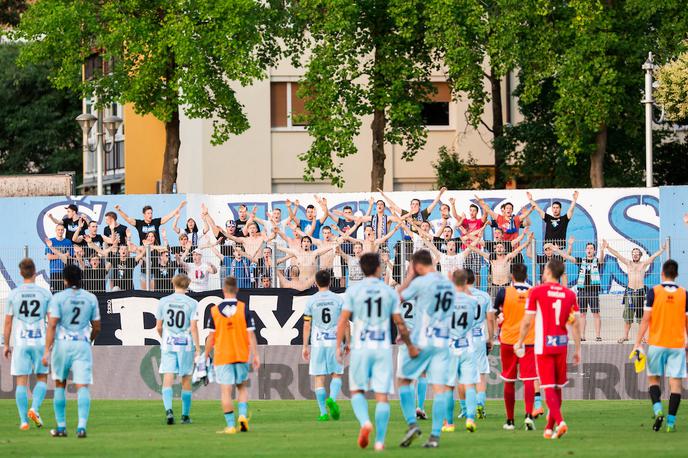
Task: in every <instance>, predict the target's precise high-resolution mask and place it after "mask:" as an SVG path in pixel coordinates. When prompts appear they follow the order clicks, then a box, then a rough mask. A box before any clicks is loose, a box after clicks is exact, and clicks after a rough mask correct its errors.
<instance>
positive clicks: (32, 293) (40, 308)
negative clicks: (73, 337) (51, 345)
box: [7, 283, 52, 347]
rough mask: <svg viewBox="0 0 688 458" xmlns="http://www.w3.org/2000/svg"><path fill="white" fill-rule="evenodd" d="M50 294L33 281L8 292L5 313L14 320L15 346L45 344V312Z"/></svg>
mask: <svg viewBox="0 0 688 458" xmlns="http://www.w3.org/2000/svg"><path fill="white" fill-rule="evenodd" d="M51 296H52V295H51V294H50V291H48V290H47V289H45V288H41V287H40V286H38V285H36V284H35V283H24V284H22V285H20V286H19V287H17V288H15V289H13V290H12V291H11V292H10V294H9V296H8V298H7V305H8V310H7V315H9V316H11V317H12V319H13V320H14V346H15V347H34V346H42V345H45V314H46V313H47V311H48V304H49V303H50V298H51ZM7 344H8V345H9V342H8V343H7Z"/></svg>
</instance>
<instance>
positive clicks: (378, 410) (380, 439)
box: [375, 402, 390, 444]
mask: <svg viewBox="0 0 688 458" xmlns="http://www.w3.org/2000/svg"><path fill="white" fill-rule="evenodd" d="M389 415H390V410H389V402H378V403H377V405H376V406H375V442H376V443H380V444H384V443H385V436H386V435H387V426H388V425H389Z"/></svg>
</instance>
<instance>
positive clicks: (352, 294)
mask: <svg viewBox="0 0 688 458" xmlns="http://www.w3.org/2000/svg"><path fill="white" fill-rule="evenodd" d="M343 310H346V311H349V312H351V314H352V315H353V316H352V319H353V329H352V332H351V342H352V348H354V349H362V348H372V349H377V348H391V345H392V328H391V320H390V318H391V317H392V315H398V314H399V296H398V295H397V293H396V291H394V289H392V288H391V287H389V286H387V285H385V283H384V282H383V281H382V280H380V279H379V278H372V277H366V278H364V279H363V280H361V281H360V282H358V283H356V284H355V285H353V286H351V287H349V288H348V289H347V290H346V294H345V299H344V307H343Z"/></svg>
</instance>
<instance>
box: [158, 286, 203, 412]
mask: <svg viewBox="0 0 688 458" xmlns="http://www.w3.org/2000/svg"><path fill="white" fill-rule="evenodd" d="M189 284H191V279H190V278H189V277H187V276H186V275H184V274H179V275H175V276H174V277H173V278H172V285H173V286H174V293H172V294H170V295H169V296H165V297H163V298H162V299H160V302H159V303H158V310H157V313H156V314H155V318H156V320H157V321H156V324H155V328H156V330H157V331H158V334H159V335H160V339H161V340H160V369H159V372H160V373H161V374H163V380H162V403H163V405H164V407H165V415H166V417H167V424H168V425H173V424H174V412H173V411H172V385H173V384H174V378H175V376H177V375H178V376H179V377H181V379H182V423H183V424H189V423H191V417H190V416H189V415H190V412H191V393H192V391H191V375H192V374H193V368H194V360H195V358H196V357H197V356H199V355H200V354H201V346H200V345H199V341H198V310H197V309H198V302H197V301H196V300H195V299H192V298H190V297H189V296H187V295H186V293H187V292H188V290H189Z"/></svg>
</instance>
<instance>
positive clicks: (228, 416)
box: [225, 411, 235, 428]
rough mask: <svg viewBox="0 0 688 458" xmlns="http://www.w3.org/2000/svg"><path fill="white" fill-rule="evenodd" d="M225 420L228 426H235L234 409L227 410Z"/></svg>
mask: <svg viewBox="0 0 688 458" xmlns="http://www.w3.org/2000/svg"><path fill="white" fill-rule="evenodd" d="M225 421H226V422H227V427H228V428H234V424H235V423H234V411H231V412H225Z"/></svg>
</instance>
